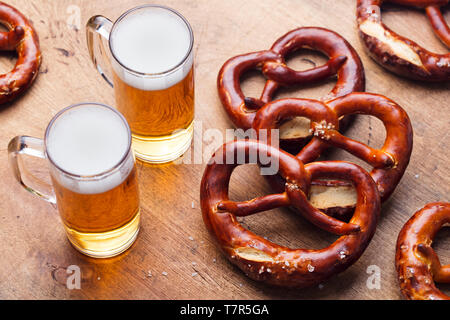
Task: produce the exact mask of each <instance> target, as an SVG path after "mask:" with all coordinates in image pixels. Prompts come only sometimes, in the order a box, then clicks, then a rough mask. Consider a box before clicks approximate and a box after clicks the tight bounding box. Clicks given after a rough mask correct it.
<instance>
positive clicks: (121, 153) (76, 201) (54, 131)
mask: <svg viewBox="0 0 450 320" xmlns="http://www.w3.org/2000/svg"><path fill="white" fill-rule="evenodd" d="M8 151H9V154H10V159H11V164H12V165H13V171H14V173H15V176H16V178H17V180H18V181H19V182H20V183H21V184H22V185H23V186H24V187H25V189H27V190H28V191H30V192H32V193H34V194H35V195H38V196H40V197H41V198H43V199H44V200H47V201H48V202H51V203H52V204H55V205H56V207H57V209H58V211H59V214H60V217H61V220H62V222H63V225H64V229H65V231H66V234H67V237H68V239H69V241H70V242H71V243H72V245H73V246H74V247H75V248H76V249H78V250H79V251H80V252H82V253H84V254H86V255H89V256H92V257H96V258H105V257H112V256H115V255H117V254H119V253H121V252H123V251H124V250H126V249H127V248H129V247H130V246H131V244H132V243H133V242H134V240H135V239H136V236H137V234H138V232H139V224H140V214H139V188H138V181H137V171H136V164H135V159H134V155H133V152H132V150H131V131H130V128H129V126H128V124H127V122H126V120H125V118H124V117H123V116H122V115H121V114H120V113H119V112H118V111H116V110H115V109H113V108H111V107H108V106H105V105H101V104H93V103H89V104H79V105H74V106H71V107H68V108H66V109H63V110H62V111H60V112H59V113H58V114H57V115H56V116H55V117H54V118H53V119H52V121H51V122H50V124H49V125H48V127H47V130H46V133H45V139H44V140H41V139H37V138H32V137H26V136H19V137H16V138H14V139H13V140H12V141H11V142H10V144H9V146H8ZM22 154H28V155H30V156H35V157H40V158H46V159H47V160H48V163H49V171H50V177H51V181H52V189H53V194H54V195H46V194H45V193H44V192H43V191H41V190H36V189H34V188H32V187H30V186H28V185H27V184H26V183H25V182H24V181H23V180H22V177H23V176H26V175H28V173H27V172H28V171H27V170H25V169H22V168H21V165H20V163H21V162H20V161H19V157H20V156H21V155H22ZM27 180H28V179H27Z"/></svg>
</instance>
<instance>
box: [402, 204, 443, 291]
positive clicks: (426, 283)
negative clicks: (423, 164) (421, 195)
mask: <svg viewBox="0 0 450 320" xmlns="http://www.w3.org/2000/svg"><path fill="white" fill-rule="evenodd" d="M449 223H450V203H446V202H436V203H430V204H427V205H426V206H425V207H424V208H422V209H421V210H419V211H418V212H416V213H415V214H414V215H413V216H412V217H411V219H409V220H408V222H406V224H405V225H404V227H403V229H402V230H401V231H400V234H399V236H398V239H397V251H396V255H395V264H396V268H397V273H398V279H399V283H400V288H401V291H402V293H403V295H404V296H405V297H406V298H407V299H411V300H450V297H449V296H447V295H445V294H444V293H442V292H441V291H440V290H439V289H438V288H436V286H435V284H434V282H435V281H436V282H441V283H450V265H445V266H441V263H440V262H439V258H438V256H437V255H436V252H435V251H434V250H433V248H432V247H431V244H432V242H433V239H434V237H435V235H436V234H437V232H438V231H439V230H440V229H441V228H442V226H444V225H445V224H449Z"/></svg>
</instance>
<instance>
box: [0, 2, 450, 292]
mask: <svg viewBox="0 0 450 320" xmlns="http://www.w3.org/2000/svg"><path fill="white" fill-rule="evenodd" d="M7 2H8V3H10V4H11V5H13V6H15V7H17V8H18V9H19V10H21V11H22V12H23V13H24V14H25V15H26V16H27V17H29V19H30V20H32V21H33V23H34V26H35V28H36V29H37V32H38V34H39V37H40V42H41V48H42V52H43V64H42V67H41V71H40V75H39V77H38V78H37V80H36V82H35V84H34V85H33V87H32V88H31V89H30V90H29V91H28V92H27V93H26V94H25V95H24V96H22V97H21V98H20V99H18V100H16V101H15V102H13V103H11V104H8V105H4V106H2V107H1V109H0V133H1V135H0V139H1V141H0V146H2V147H0V150H1V153H0V176H1V179H2V183H1V184H0V298H1V299H401V298H402V296H401V294H400V292H399V287H398V284H397V279H396V272H395V268H394V253H395V252H394V251H395V242H396V239H397V235H398V232H399V231H400V229H401V227H402V225H403V224H404V223H405V222H406V221H407V220H408V218H409V217H410V216H411V215H412V214H413V213H414V212H415V211H416V210H418V209H419V208H421V207H423V206H424V205H425V204H426V203H429V202H433V201H438V200H440V201H448V200H449V199H448V194H449V191H450V187H449V185H450V174H449V169H450V164H449V159H448V158H449V156H450V151H449V148H450V142H449V140H450V136H449V133H448V127H449V124H450V123H449V112H450V108H449V101H450V90H449V89H450V84H449V83H436V84H423V83H419V82H414V81H409V80H405V79H402V78H399V77H397V76H395V75H393V74H390V73H388V72H386V71H385V70H384V69H382V68H381V67H379V66H378V65H377V64H375V63H374V62H373V61H372V60H371V59H370V58H368V56H367V55H366V54H365V52H364V50H363V47H362V45H361V42H360V40H359V38H358V34H357V30H356V22H355V2H356V1H355V0H340V1H335V0H282V1H275V0H273V1H272V0H251V1H243V0H227V1H221V0H195V1H193V0H172V1H165V0H160V1H159V2H160V3H161V4H164V5H167V6H170V7H173V8H175V9H177V10H179V11H180V12H181V13H182V14H183V15H184V16H185V17H186V18H187V19H188V20H189V21H190V23H191V25H192V27H193V29H194V33H195V67H196V80H195V81H196V120H197V123H198V124H201V126H202V131H201V132H199V131H198V132H196V136H195V137H196V139H199V140H198V141H200V139H204V145H203V152H204V155H205V159H207V158H208V155H209V154H210V153H211V150H212V149H215V147H217V146H218V145H220V144H221V143H222V142H223V141H220V139H215V138H214V137H213V136H209V137H208V136H204V133H205V132H206V131H207V130H208V129H219V130H220V132H222V133H223V134H225V130H226V129H228V128H232V124H231V122H230V121H229V120H228V118H227V116H226V113H225V111H224V110H223V109H222V106H221V103H220V101H219V99H218V95H217V89H216V77H217V73H218V71H219V69H220V67H221V66H222V64H223V63H224V62H225V61H226V60H227V59H228V58H230V57H232V56H235V55H237V54H241V53H247V52H251V51H257V50H262V49H267V48H269V47H270V46H271V45H272V43H273V42H274V41H275V40H276V39H277V38H278V37H280V36H282V35H283V34H285V33H286V32H288V31H289V30H291V29H294V28H297V27H301V26H320V27H325V28H329V29H331V30H334V31H336V32H338V33H339V34H341V35H342V36H344V37H345V38H346V39H347V40H348V41H349V42H350V43H351V44H352V45H353V46H354V47H355V48H356V50H357V51H358V52H359V54H360V56H361V59H362V60H363V63H364V66H365V70H366V78H367V91H368V92H374V93H379V94H382V95H385V96H387V97H389V98H391V99H393V100H395V101H396V102H397V103H399V104H400V105H401V106H402V107H403V108H404V109H405V110H406V111H407V112H408V114H409V116H410V118H411V121H412V124H413V128H414V149H413V154H412V158H411V162H410V165H409V167H408V169H407V171H406V173H405V176H404V177H403V180H402V181H401V183H400V184H399V186H398V187H397V190H396V191H395V193H394V195H393V197H392V198H391V199H390V201H388V202H387V203H386V204H385V205H384V206H383V210H382V218H381V221H380V223H379V226H378V229H377V231H376V234H375V237H374V239H373V240H372V242H371V243H370V245H369V247H368V248H367V250H366V251H365V253H364V254H363V256H362V257H361V258H360V259H359V260H358V261H357V263H355V264H354V265H353V266H352V267H350V268H349V269H348V270H347V271H346V272H344V273H342V274H340V275H338V276H336V277H334V278H332V279H330V280H329V281H327V282H325V283H323V285H321V286H318V287H314V288H310V289H303V290H285V289H279V288H273V287H268V286H266V285H263V284H261V283H256V282H254V281H252V280H250V279H248V278H247V277H246V276H245V275H244V274H243V273H242V272H241V271H240V270H239V269H237V268H235V267H234V266H233V265H231V264H230V263H229V262H228V261H226V260H225V259H224V258H223V257H222V255H221V253H220V252H219V250H218V248H217V247H216V246H215V243H214V239H213V238H212V237H211V236H210V235H209V233H208V232H207V231H206V229H205V227H204V225H203V221H202V217H201V211H200V209H199V185H200V179H201V176H202V173H203V170H204V167H205V162H203V163H197V164H187V163H185V164H170V165H164V166H158V167H156V166H146V165H143V164H139V166H138V169H139V183H140V188H141V198H142V200H141V206H142V229H141V231H140V235H139V237H138V239H137V241H136V243H135V244H134V245H133V246H132V248H131V249H130V250H128V251H127V252H126V253H124V254H122V255H121V256H118V257H116V258H113V259H107V260H95V259H91V258H87V257H85V256H83V255H81V254H79V253H78V252H77V251H76V250H74V249H73V248H72V247H71V245H70V244H69V243H68V241H67V240H66V236H65V234H64V231H63V228H62V225H61V222H60V218H59V215H58V212H57V211H56V210H54V209H53V208H52V207H51V206H50V205H48V204H47V203H45V202H44V201H41V200H40V199H38V198H36V197H35V196H33V195H32V194H30V193H27V192H26V191H25V190H23V189H22V188H21V187H20V186H19V185H18V184H17V183H16V181H15V180H14V178H13V176H12V174H11V170H10V168H9V166H8V160H7V151H6V147H7V144H8V141H9V140H10V139H11V138H12V137H14V136H16V135H30V136H35V137H42V136H43V134H44V130H45V128H46V126H47V124H48V122H49V121H50V119H51V118H52V116H53V115H54V114H55V113H56V112H57V111H59V110H60V109H62V108H64V107H66V106H68V105H70V104H73V103H78V102H83V101H97V102H102V103H106V104H110V105H114V96H113V91H112V89H111V88H109V86H108V85H107V84H106V83H105V82H104V81H103V80H102V79H101V77H100V76H99V75H98V74H97V72H96V71H95V69H94V67H93V65H92V63H91V61H90V58H89V55H88V51H87V48H86V43H85V42H86V40H85V31H84V25H85V23H86V21H87V20H88V19H89V18H90V17H91V16H93V15H96V14H102V15H104V16H107V17H109V18H110V19H113V20H115V19H116V18H117V17H119V15H120V14H121V13H123V12H124V11H125V10H127V9H129V8H131V7H133V6H136V5H139V4H143V3H146V1H134V0H127V1H124V0H120V1H119V0H111V1H101V0H40V1H39V0H15V1H7ZM78 11H79V13H80V19H79V25H78V26H77V24H78V21H77V19H76V12H78ZM449 11H450V10H447V12H446V18H447V21H449V18H450V14H449ZM74 13H75V15H74ZM383 18H384V20H385V22H386V24H387V25H388V26H390V27H392V28H393V29H394V30H395V31H397V32H398V33H400V34H402V35H404V36H408V37H410V38H412V39H414V40H416V41H417V42H419V43H421V44H423V45H424V46H425V47H427V48H429V49H430V50H433V51H436V52H441V53H445V52H447V51H448V50H447V49H446V48H445V47H444V46H443V45H441V44H440V42H439V41H438V40H437V38H436V37H435V36H434V34H433V33H432V30H431V27H430V25H429V23H428V21H427V19H426V17H425V14H424V13H423V12H421V11H418V10H410V9H406V10H405V9H399V8H398V7H393V8H389V9H388V10H386V12H384V13H383ZM74 25H75V26H74ZM310 60H312V61H315V63H318V64H320V63H322V62H323V61H325V58H324V57H322V56H320V55H317V54H314V53H311V52H303V53H301V54H298V55H295V56H294V57H293V58H292V59H291V60H290V61H289V64H290V65H292V66H295V67H297V68H302V67H303V68H307V67H310V64H311V62H310ZM14 61H15V58H14V56H11V55H3V56H2V57H1V59H0V73H4V72H7V71H9V70H10V69H11V67H12V66H13V64H14ZM244 80H245V81H244V84H243V86H244V91H245V93H246V94H248V95H254V96H257V95H259V92H260V90H261V88H262V85H263V78H262V77H261V75H260V74H259V73H257V72H255V73H250V74H249V75H248V76H246V77H245V79H244ZM333 83H334V82H333V81H329V82H327V83H324V84H321V85H318V86H315V87H308V88H299V89H297V90H289V91H284V92H281V93H280V94H279V95H278V97H311V98H313V97H320V96H322V95H324V94H326V93H327V92H328V91H329V90H330V88H332V86H333ZM348 134H349V136H350V137H353V138H358V139H359V140H361V141H363V142H368V143H369V144H370V145H371V146H380V145H381V144H382V142H383V141H384V128H383V126H382V125H381V123H380V122H379V121H378V120H376V119H375V118H372V117H364V116H360V117H359V118H358V119H357V120H356V121H355V123H354V124H353V126H352V127H351V129H350V130H349V133H348ZM331 158H333V159H348V160H352V159H354V158H352V157H351V156H349V155H347V154H345V153H343V152H336V153H333V154H332V155H331ZM185 162H189V161H185ZM27 163H28V162H27ZM358 163H359V162H358ZM28 164H29V165H34V166H35V167H37V169H36V170H34V171H37V173H36V174H37V175H42V176H45V175H46V174H47V169H46V163H45V162H44V161H29V163H28ZM269 193H271V190H270V188H269V187H268V185H267V184H266V183H265V182H264V180H263V179H262V178H261V177H260V176H259V174H258V170H257V168H256V167H255V166H251V165H250V166H243V167H239V168H238V169H237V170H236V172H235V173H234V174H233V177H232V183H231V188H230V196H231V198H232V199H235V200H244V199H249V198H251V197H254V196H255V195H263V194H269ZM243 224H244V225H246V226H248V227H249V228H250V229H251V230H252V231H254V232H255V233H257V234H260V235H264V236H267V237H268V238H269V239H271V240H273V241H276V242H278V243H280V244H283V245H288V246H290V247H297V248H323V247H325V246H327V245H328V244H330V243H332V241H334V239H335V238H334V236H331V235H329V234H327V233H325V232H322V231H320V230H318V229H317V228H315V227H314V226H312V225H311V224H309V223H308V222H305V221H304V220H303V219H302V218H301V217H299V216H297V215H295V214H293V213H292V212H290V211H288V210H286V209H279V210H273V211H270V212H265V213H262V214H259V215H255V216H252V217H248V218H245V219H243ZM448 229H449V228H447V229H446V230H441V232H440V233H439V234H438V238H437V241H436V245H435V247H436V249H437V252H438V254H439V255H440V257H441V260H442V263H447V264H448V263H450V230H448ZM70 265H78V266H79V267H80V268H81V272H82V282H81V289H80V290H69V289H67V287H66V285H65V283H66V278H67V276H68V275H67V273H66V268H67V267H68V266H70ZM371 265H376V266H378V267H379V268H380V270H381V288H380V289H372V290H371V289H369V288H368V287H367V285H366V282H367V279H368V278H369V276H370V275H369V274H368V273H367V268H368V267H369V266H371ZM149 272H151V275H152V276H151V277H150V276H149ZM163 273H165V274H166V275H163ZM440 288H442V289H443V290H445V291H446V292H447V293H449V292H450V290H449V289H450V287H449V286H447V287H444V286H440Z"/></svg>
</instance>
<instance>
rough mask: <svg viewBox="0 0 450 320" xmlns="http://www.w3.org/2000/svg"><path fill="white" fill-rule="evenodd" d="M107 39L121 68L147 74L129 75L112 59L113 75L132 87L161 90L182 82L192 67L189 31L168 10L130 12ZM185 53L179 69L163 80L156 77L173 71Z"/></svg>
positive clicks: (155, 9) (179, 19) (150, 9)
mask: <svg viewBox="0 0 450 320" xmlns="http://www.w3.org/2000/svg"><path fill="white" fill-rule="evenodd" d="M110 38H111V50H112V52H113V53H114V56H115V57H116V59H117V60H118V61H120V63H121V64H122V65H124V66H125V67H127V68H128V69H131V70H133V71H136V72H139V73H145V74H147V76H141V75H136V74H133V73H131V72H129V71H128V70H126V69H124V68H123V67H122V66H121V65H120V64H119V63H118V62H117V61H116V60H115V59H112V66H113V68H114V71H115V72H116V74H117V75H118V76H119V77H120V78H121V79H122V80H123V81H124V82H125V83H127V84H128V85H130V86H132V87H135V88H138V89H141V90H163V89H166V88H169V87H171V86H173V85H175V84H176V83H178V82H180V81H181V80H183V79H184V78H185V77H186V75H187V74H188V73H189V71H190V69H191V67H192V62H193V59H192V51H191V52H190V53H189V50H190V49H191V48H190V46H191V34H190V29H189V27H188V25H187V24H186V22H185V21H184V20H183V19H182V18H181V17H179V16H178V15H177V14H175V13H174V12H172V11H170V10H167V9H164V8H159V7H146V8H142V9H138V10H136V11H134V12H131V13H129V14H128V15H127V16H126V17H124V18H123V19H122V20H121V21H119V22H118V23H117V25H116V26H115V27H114V30H113V31H112V33H111V35H110ZM188 53H189V57H188V58H187V60H186V62H185V63H184V64H183V66H182V67H181V68H179V69H176V70H173V71H171V72H170V73H169V74H164V75H163V76H161V75H156V74H158V73H164V72H167V71H169V70H171V69H173V68H175V67H176V66H177V65H179V64H180V63H181V62H182V61H183V60H184V58H185V57H186V55H187V54H188Z"/></svg>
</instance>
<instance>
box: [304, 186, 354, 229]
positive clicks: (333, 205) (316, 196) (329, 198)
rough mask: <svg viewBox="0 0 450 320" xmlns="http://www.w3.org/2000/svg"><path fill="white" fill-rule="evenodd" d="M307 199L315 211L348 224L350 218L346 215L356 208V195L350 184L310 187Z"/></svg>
mask: <svg viewBox="0 0 450 320" xmlns="http://www.w3.org/2000/svg"><path fill="white" fill-rule="evenodd" d="M342 182H343V184H344V183H345V182H344V181H342ZM308 197H309V202H311V204H312V205H313V206H314V207H316V208H317V209H319V210H321V211H323V212H325V213H328V214H330V215H332V216H334V217H335V218H337V219H340V220H343V221H345V222H348V220H349V219H348V218H350V216H351V215H350V214H348V213H349V212H352V209H353V208H354V207H356V201H357V198H358V194H357V192H356V189H355V188H354V186H353V185H352V184H351V183H348V184H347V185H336V186H325V185H312V186H311V189H310V192H309V196H308Z"/></svg>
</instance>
